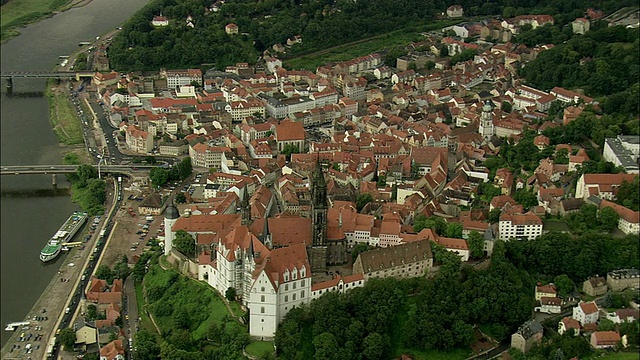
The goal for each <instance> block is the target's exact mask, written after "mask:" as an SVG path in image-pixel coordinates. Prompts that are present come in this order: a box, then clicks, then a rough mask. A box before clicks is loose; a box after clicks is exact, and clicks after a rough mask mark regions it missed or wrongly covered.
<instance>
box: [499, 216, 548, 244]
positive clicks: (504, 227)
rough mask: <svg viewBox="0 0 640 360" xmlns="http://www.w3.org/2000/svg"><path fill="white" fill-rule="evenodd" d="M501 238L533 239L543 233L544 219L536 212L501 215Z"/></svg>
mask: <svg viewBox="0 0 640 360" xmlns="http://www.w3.org/2000/svg"><path fill="white" fill-rule="evenodd" d="M498 227H499V238H500V240H511V239H527V240H533V239H535V238H537V237H538V236H540V235H542V220H541V219H540V218H539V217H538V216H537V215H536V214H534V213H532V212H528V213H526V214H509V213H508V212H503V213H502V214H501V215H500V223H499V225H498Z"/></svg>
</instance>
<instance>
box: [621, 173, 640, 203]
mask: <svg viewBox="0 0 640 360" xmlns="http://www.w3.org/2000/svg"><path fill="white" fill-rule="evenodd" d="M638 189H640V184H639V183H638V176H636V177H634V178H633V181H632V182H628V181H626V180H623V181H622V184H620V187H619V188H618V193H617V194H616V202H617V203H618V204H620V205H622V206H624V207H628V208H629V209H631V210H633V211H638V208H639V205H640V195H639V194H638V191H639V190H638Z"/></svg>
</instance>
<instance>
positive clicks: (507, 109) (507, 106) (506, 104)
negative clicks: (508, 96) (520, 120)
mask: <svg viewBox="0 0 640 360" xmlns="http://www.w3.org/2000/svg"><path fill="white" fill-rule="evenodd" d="M500 108H501V109H502V111H504V112H508V113H510V112H511V110H512V109H513V105H511V103H510V102H508V101H503V102H502V106H501V107H500Z"/></svg>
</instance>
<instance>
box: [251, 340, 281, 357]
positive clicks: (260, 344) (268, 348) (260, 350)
mask: <svg viewBox="0 0 640 360" xmlns="http://www.w3.org/2000/svg"><path fill="white" fill-rule="evenodd" d="M273 350H274V349H273V341H256V342H252V343H251V344H249V345H247V347H246V348H245V351H246V352H247V354H249V355H253V356H262V355H264V354H265V353H267V352H269V353H272V352H273Z"/></svg>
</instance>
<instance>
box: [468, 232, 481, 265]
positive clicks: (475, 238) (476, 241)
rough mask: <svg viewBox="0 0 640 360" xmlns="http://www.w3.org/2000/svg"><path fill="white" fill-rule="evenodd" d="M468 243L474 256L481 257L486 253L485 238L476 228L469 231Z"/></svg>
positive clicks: (471, 254) (475, 257)
mask: <svg viewBox="0 0 640 360" xmlns="http://www.w3.org/2000/svg"><path fill="white" fill-rule="evenodd" d="M467 243H468V244H469V253H470V256H471V257H472V258H474V259H480V258H481V257H482V256H483V255H484V238H483V236H482V234H480V233H479V232H477V231H475V230H474V231H472V232H471V233H469V239H468V240H467Z"/></svg>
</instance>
